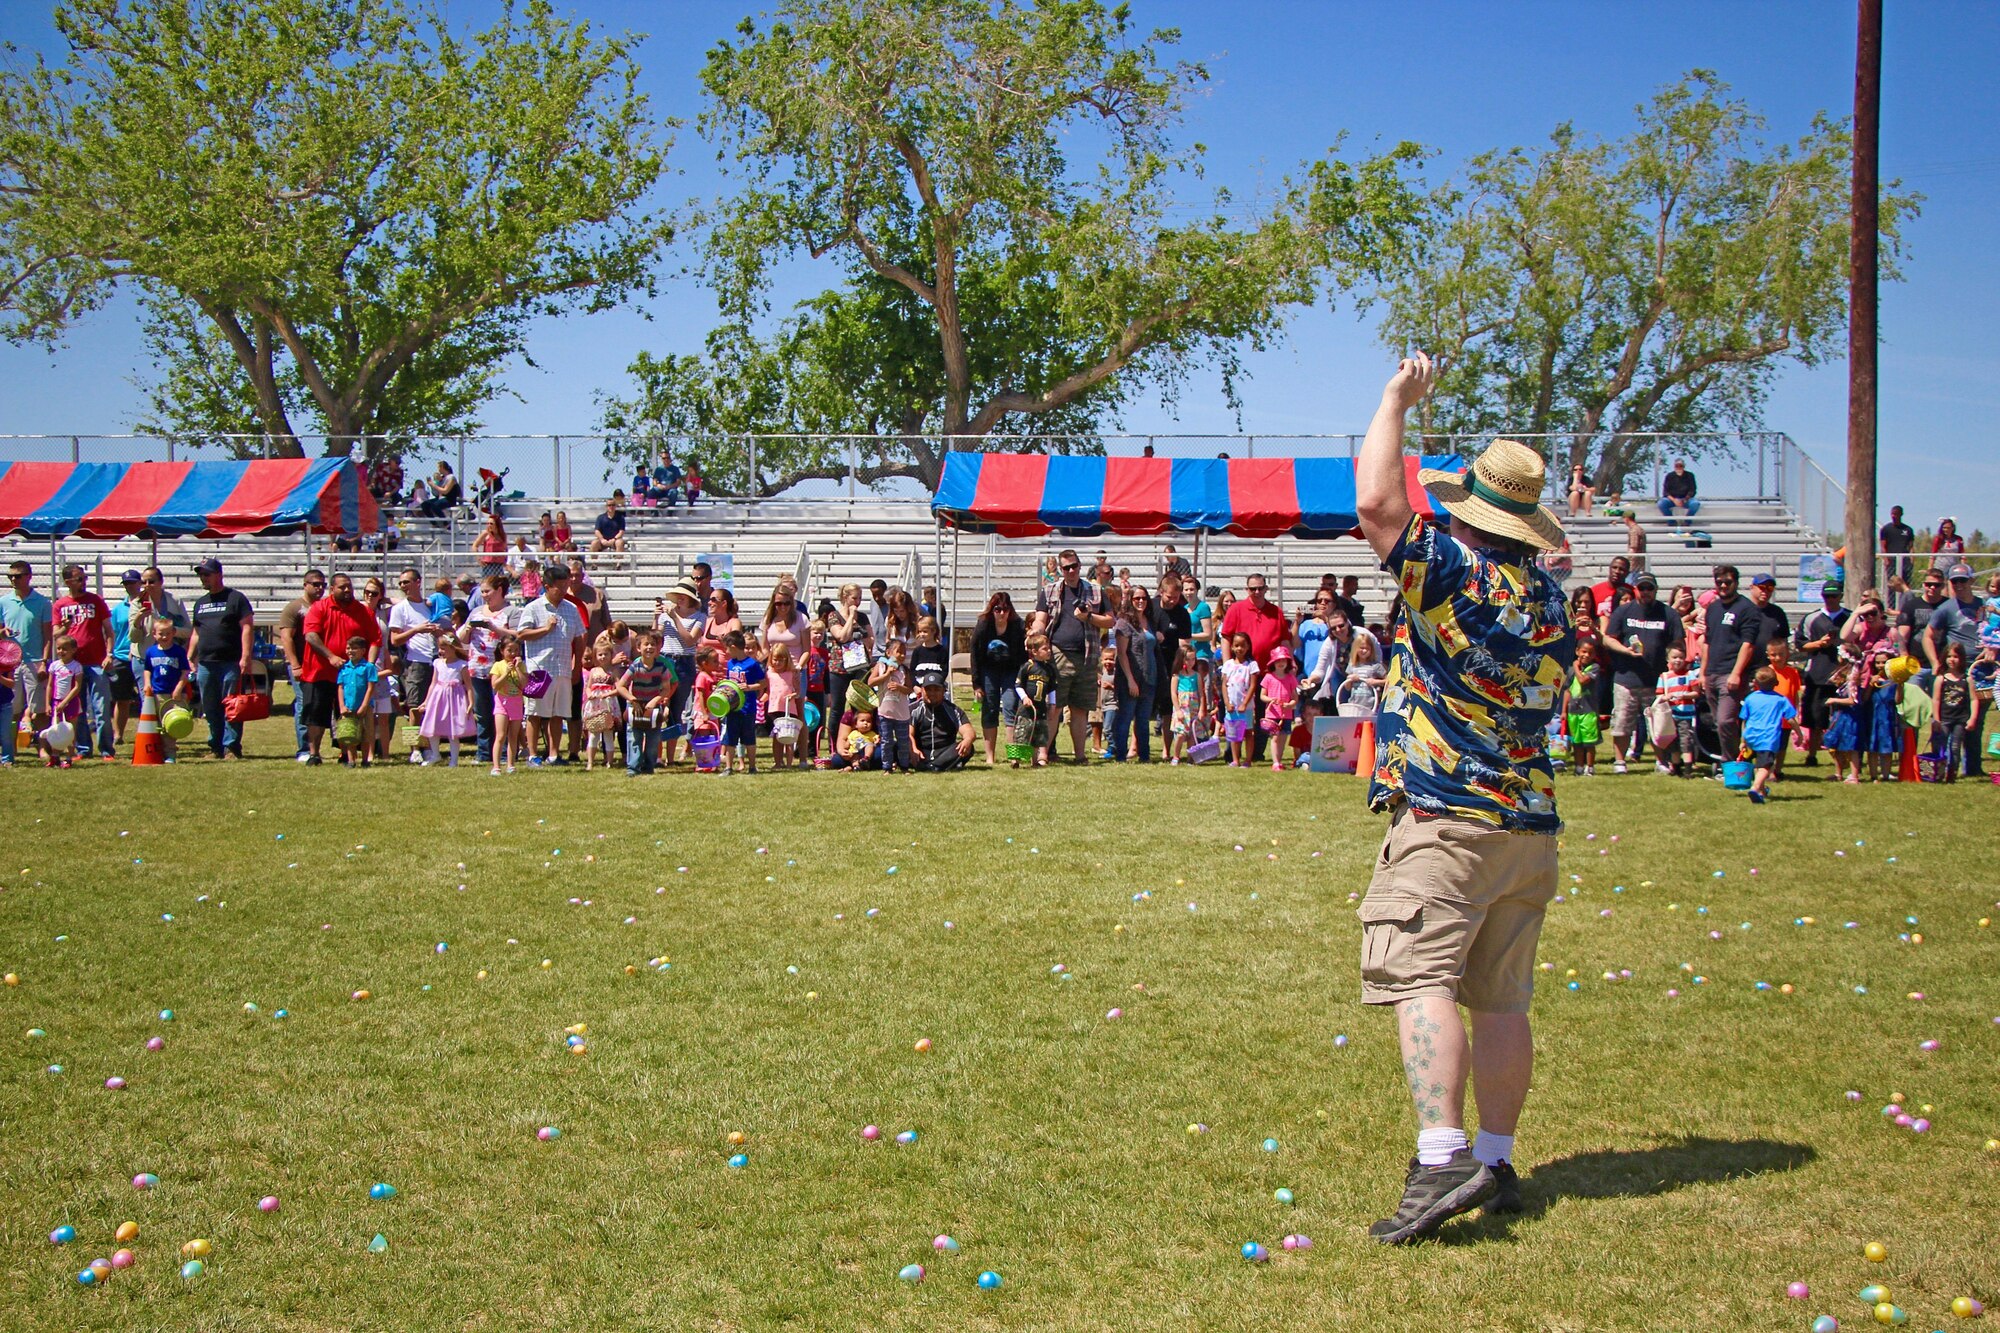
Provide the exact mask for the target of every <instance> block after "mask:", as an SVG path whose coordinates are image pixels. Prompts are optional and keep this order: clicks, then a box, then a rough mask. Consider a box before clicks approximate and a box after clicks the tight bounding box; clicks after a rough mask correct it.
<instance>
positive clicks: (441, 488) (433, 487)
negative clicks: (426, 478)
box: [417, 458, 465, 518]
mask: <svg viewBox="0 0 2000 1333" xmlns="http://www.w3.org/2000/svg"><path fill="white" fill-rule="evenodd" d="M464 501H465V487H464V486H462V485H460V484H459V481H458V476H457V474H456V473H454V472H453V471H452V470H451V464H449V463H447V462H445V461H444V460H443V459H442V458H440V459H439V460H438V465H437V471H435V472H433V473H431V484H430V493H429V495H428V496H426V497H425V498H424V499H423V500H422V501H421V502H420V503H419V504H418V505H417V512H418V513H420V514H422V515H423V516H424V517H425V518H443V517H444V516H445V515H447V514H449V513H450V512H451V511H452V510H453V509H454V508H455V507H456V506H458V505H460V504H463V503H464Z"/></svg>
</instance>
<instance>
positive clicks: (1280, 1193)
mask: <svg viewBox="0 0 2000 1333" xmlns="http://www.w3.org/2000/svg"><path fill="white" fill-rule="evenodd" d="M1271 1197H1272V1198H1273V1199H1276V1200H1277V1201H1278V1202H1279V1203H1290V1202H1291V1201H1292V1192H1291V1191H1290V1190H1288V1189H1275V1190H1272V1191H1271Z"/></svg>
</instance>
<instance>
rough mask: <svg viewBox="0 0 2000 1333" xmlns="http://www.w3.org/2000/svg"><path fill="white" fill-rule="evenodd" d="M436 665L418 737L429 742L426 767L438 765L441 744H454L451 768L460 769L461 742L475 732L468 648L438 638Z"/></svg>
mask: <svg viewBox="0 0 2000 1333" xmlns="http://www.w3.org/2000/svg"><path fill="white" fill-rule="evenodd" d="M437 646H438V647H437V661H435V662H433V663H432V664H431V691H430V693H429V694H426V695H425V696H424V713H423V716H424V720H423V725H422V726H420V727H419V728H418V729H417V730H418V734H419V735H421V736H422V737H423V738H424V739H425V740H426V741H427V742H429V744H428V745H426V746H425V747H424V748H425V754H424V759H423V763H424V766H425V767H429V766H430V765H432V764H435V763H437V761H438V742H439V741H441V740H443V741H450V742H451V765H450V766H451V767H452V768H457V767H458V742H459V738H460V737H461V736H464V735H465V734H466V733H468V732H470V731H471V730H472V694H471V691H470V690H468V689H467V688H466V684H465V674H466V667H465V646H464V645H463V644H461V643H460V642H459V641H458V639H457V637H456V636H455V635H450V634H440V635H438V636H437Z"/></svg>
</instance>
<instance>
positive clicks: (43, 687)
mask: <svg viewBox="0 0 2000 1333" xmlns="http://www.w3.org/2000/svg"><path fill="white" fill-rule="evenodd" d="M0 638H5V639H11V640H13V641H14V643H15V644H16V645H18V646H19V648H20V650H21V660H20V662H19V663H18V664H17V665H16V666H15V667H14V669H13V671H12V672H11V673H10V676H9V681H10V683H11V684H12V685H13V690H14V697H13V699H12V701H11V702H8V703H0V762H4V763H5V764H6V765H7V766H8V767H12V766H13V763H14V746H15V737H16V732H17V730H18V729H17V728H16V727H15V725H14V719H15V718H16V717H25V718H27V719H28V729H29V730H30V731H32V732H35V733H36V734H37V735H39V734H40V733H41V731H42V728H44V727H46V726H48V725H49V654H50V650H51V649H52V648H53V646H54V644H55V638H56V636H55V606H54V604H53V603H51V602H50V601H49V599H48V598H47V597H45V596H43V595H42V594H41V593H38V592H36V591H35V569H34V566H32V565H30V564H29V563H28V562H27V561H25V560H16V561H14V562H13V563H12V564H10V565H8V566H7V591H6V593H5V594H4V595H0Z"/></svg>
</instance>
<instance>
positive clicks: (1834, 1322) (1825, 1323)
mask: <svg viewBox="0 0 2000 1333" xmlns="http://www.w3.org/2000/svg"><path fill="white" fill-rule="evenodd" d="M1812 1333H1840V1321H1839V1320H1838V1319H1835V1318H1834V1317H1833V1316H1832V1315H1830V1314H1823V1315H1821V1316H1820V1317H1819V1318H1817V1319H1815V1320H1813V1321H1812Z"/></svg>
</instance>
